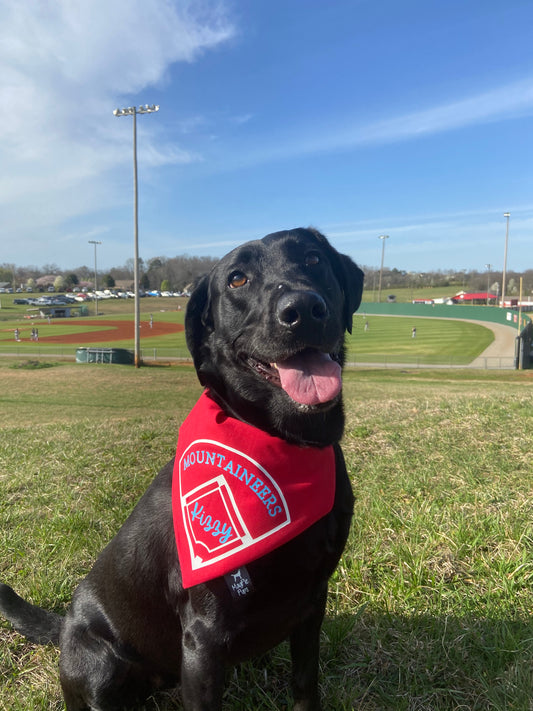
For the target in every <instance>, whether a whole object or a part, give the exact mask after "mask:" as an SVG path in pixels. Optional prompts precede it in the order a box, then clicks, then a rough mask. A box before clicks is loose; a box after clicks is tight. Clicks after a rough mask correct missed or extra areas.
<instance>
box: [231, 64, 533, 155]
mask: <svg viewBox="0 0 533 711" xmlns="http://www.w3.org/2000/svg"><path fill="white" fill-rule="evenodd" d="M532 114H533V78H529V77H528V78H526V79H522V80H519V81H514V82H511V83H509V84H507V85H504V86H499V87H496V88H494V89H492V90H489V91H485V92H477V93H474V94H472V96H469V97H465V98H459V99H455V100H450V101H448V102H442V103H439V104H437V105H435V106H430V107H428V108H425V109H420V110H417V111H411V112H409V111H407V112H404V113H398V114H397V115H395V116H392V117H391V118H386V119H382V118H376V119H375V120H371V121H369V122H367V123H361V122H360V121H358V120H357V118H354V117H353V116H348V117H344V118H343V119H342V120H337V122H336V123H334V122H333V121H332V122H330V123H329V124H328V125H324V124H323V125H319V124H309V125H307V126H306V125H305V122H300V123H299V124H298V127H297V133H296V132H295V133H291V134H290V135H285V136H283V133H282V130H281V129H280V130H279V131H276V133H275V135H276V142H275V144H274V145H271V144H268V145H266V146H262V147H261V148H259V149H257V150H254V149H252V150H250V151H248V152H247V153H246V154H245V155H239V156H238V157H236V159H235V163H236V164H237V165H238V166H239V167H242V166H245V165H253V164H258V163H269V162H272V161H276V160H284V159H287V158H294V157H297V156H302V155H312V154H318V153H327V152H333V151H338V150H346V149H357V148H360V147H365V146H372V145H385V144H388V143H397V142H399V141H406V140H412V139H416V138H419V137H423V136H430V135H434V134H439V133H444V132H446V131H453V130H457V129H460V128H464V127H467V126H475V125H479V124H483V123H491V122H495V121H504V120H509V119H513V118H518V117H521V116H531V115H532ZM233 167H234V166H233Z"/></svg>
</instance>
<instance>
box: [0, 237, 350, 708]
mask: <svg viewBox="0 0 533 711" xmlns="http://www.w3.org/2000/svg"><path fill="white" fill-rule="evenodd" d="M362 285H363V273H362V272H361V270H360V269H359V268H358V267H357V266H356V265H355V264H354V263H353V262H352V261H351V260H350V259H349V258H348V257H346V256H344V255H341V254H339V253H338V252H336V251H335V250H334V249H333V248H332V247H331V246H330V244H329V243H328V241H327V240H326V238H325V237H324V236H323V235H322V234H320V233H319V232H317V231H315V230H313V229H301V228H299V229H294V230H291V231H286V232H277V233H275V234H270V235H267V236H266V237H265V238H263V239H262V240H257V241H253V242H248V243H247V244H244V245H243V246H241V247H239V248H237V249H235V250H234V251H232V252H230V253H229V254H228V255H226V256H225V257H224V258H223V259H221V260H220V262H219V263H218V264H217V265H216V266H215V267H214V269H213V270H212V272H211V273H210V274H209V275H207V276H205V277H202V278H201V279H200V280H199V282H198V283H197V284H196V286H195V288H194V290H193V293H192V295H191V297H190V302H189V305H188V309H187V315H186V337H187V344H188V346H189V349H190V351H191V353H192V355H193V358H194V364H195V367H196V370H197V373H198V377H199V379H200V381H201V383H202V384H203V385H204V386H205V388H206V389H207V392H208V397H209V398H211V400H209V402H210V403H213V401H214V402H215V403H216V404H217V406H220V408H222V410H223V411H224V413H225V415H224V416H225V417H226V419H228V420H229V421H233V422H234V421H235V420H238V421H240V422H244V423H247V425H246V426H248V425H252V426H253V427H255V428H259V430H262V431H263V432H265V433H268V434H269V435H273V436H274V437H275V438H276V439H278V440H279V439H282V440H283V441H284V442H285V444H286V443H291V444H293V445H296V450H297V451H299V452H301V453H302V456H303V454H304V453H306V452H307V453H308V454H309V452H310V453H311V458H315V457H316V458H317V460H318V458H319V456H320V453H321V452H324V451H326V450H328V449H329V450H330V451H331V458H332V462H333V463H334V465H333V467H332V482H333V484H334V494H332V506H331V509H330V510H329V512H328V513H326V514H325V515H322V516H321V517H320V518H319V519H317V520H316V521H315V522H314V523H312V524H311V525H310V526H309V527H307V528H306V529H305V530H304V531H303V532H300V533H298V534H297V535H296V536H295V537H293V538H291V539H290V540H289V541H287V542H285V543H283V544H282V545H281V546H280V547H278V548H276V549H275V550H272V551H270V552H268V553H266V554H264V555H262V556H261V557H259V558H258V559H254V560H252V561H248V562H247V563H246V564H245V566H242V567H239V569H238V570H234V571H233V574H232V575H228V576H227V577H226V578H225V577H224V576H219V577H215V578H214V579H210V580H207V581H206V582H203V583H200V584H197V585H193V586H192V587H184V585H183V581H182V572H181V568H180V560H179V559H178V552H177V546H176V538H175V535H174V527H173V514H172V507H171V488H172V478H173V462H170V463H169V464H168V465H167V466H165V467H164V468H163V469H162V471H161V472H160V473H159V474H158V476H157V477H156V478H155V480H154V481H153V483H152V484H151V486H150V487H149V489H148V490H147V492H146V493H145V494H144V496H143V497H142V498H141V500H140V501H139V503H138V504H137V506H136V507H135V509H134V511H133V512H132V514H131V515H130V516H129V518H128V519H127V521H126V522H125V523H124V525H123V526H122V528H121V529H120V531H119V532H118V534H117V535H116V537H115V538H114V539H113V540H112V541H111V543H110V544H109V545H108V546H107V547H106V548H105V549H104V551H103V552H102V553H101V555H100V556H99V558H98V559H97V561H96V563H95V565H94V567H93V568H92V570H91V571H90V573H89V574H88V576H87V577H86V578H85V580H83V581H82V582H81V583H80V585H79V587H78V588H77V590H76V591H75V593H74V597H73V601H72V605H71V607H70V609H69V611H68V613H67V615H66V617H65V618H62V617H60V616H58V615H55V614H53V613H50V612H46V611H44V610H41V609H40V608H38V607H34V606H32V605H30V604H29V603H27V602H25V601H23V600H22V599H21V598H20V597H18V596H17V595H16V594H15V593H14V592H13V590H12V589H11V588H9V587H8V586H6V585H2V586H0V612H2V614H3V615H4V616H5V617H6V618H7V619H9V620H10V621H11V622H12V624H13V625H14V627H15V628H16V629H17V630H19V631H20V632H21V633H22V634H23V635H25V636H26V637H27V638H28V639H30V640H32V641H35V642H39V643H43V642H54V643H59V645H60V648H61V657H60V676H61V685H62V689H63V695H64V699H65V703H66V707H67V709H68V711H78V710H81V709H87V708H89V709H94V710H97V711H108V710H111V709H123V708H131V707H132V705H134V704H135V703H136V701H138V700H141V699H142V698H146V697H147V696H148V695H150V693H152V692H153V691H154V690H156V689H158V688H162V687H168V686H173V685H176V684H177V683H180V684H181V695H182V700H183V706H184V708H185V709H187V711H216V710H218V709H221V708H222V695H223V685H224V669H225V666H226V665H228V664H235V663H238V662H240V661H242V660H245V659H248V658H250V657H252V656H255V655H258V654H261V653H263V652H264V651H266V650H268V649H270V648H272V647H273V646H275V645H277V644H278V643H279V642H281V641H282V640H284V639H286V638H290V648H291V655H292V662H293V672H292V689H293V695H294V700H295V706H294V708H295V709H297V710H298V711H312V710H316V709H320V701H319V695H318V657H319V634H320V627H321V624H322V620H323V617H324V611H325V605H326V595H327V585H328V579H329V577H330V576H331V574H332V573H333V571H334V569H335V567H336V565H337V563H338V561H339V558H340V556H341V554H342V551H343V548H344V545H345V543H346V538H347V535H348V530H349V526H350V520H351V516H352V509H353V496H352V492H351V487H350V484H349V481H348V476H347V473H346V468H345V465H344V460H343V456H342V452H341V450H340V447H339V445H338V441H339V439H340V437H341V435H342V431H343V424H344V418H343V407H342V400H341V392H340V388H341V381H340V369H341V366H342V364H343V361H344V346H343V341H344V332H345V330H348V331H351V326H352V314H353V312H354V311H355V310H356V309H357V307H358V306H359V303H360V300H361V293H362ZM204 397H205V396H204ZM180 438H181V434H180ZM331 445H333V447H331ZM197 454H198V455H199V452H197ZM202 456H203V455H202ZM190 461H192V460H191V458H190V457H189V459H187V460H186V462H187V464H189V463H190ZM219 461H220V460H219ZM228 466H229V465H228ZM232 474H234V476H235V472H232ZM323 476H324V478H326V477H327V475H326V473H324V474H323ZM288 477H289V479H290V477H291V472H288ZM321 477H322V473H321V474H320V476H319V477H317V479H320V478H321ZM264 478H265V477H263V479H264ZM247 483H249V482H247ZM307 483H308V484H309V485H310V488H309V487H308V489H307V493H306V494H305V496H307V497H309V501H311V498H312V495H313V486H314V484H313V481H310V482H307ZM250 486H251V489H252V490H253V491H255V492H256V498H257V497H259V499H261V502H262V505H263V509H265V510H266V508H267V507H269V506H270V504H269V501H270V500H272V501H275V496H274V498H272V495H271V496H270V498H267V493H269V492H270V489H269V488H268V487H267V486H266V485H264V482H261V484H257V485H256V486H255V488H254V485H250ZM260 486H263V488H262V489H261V490H260V488H259V487H260ZM333 497H334V498H333ZM252 498H253V497H252ZM304 508H305V507H304ZM198 511H199V509H198V510H195V511H194V512H193V517H194V516H195V515H197V514H198ZM268 513H269V515H273V514H274V513H277V509H276V507H275V506H273V507H272V508H268ZM203 523H205V521H203ZM217 525H219V522H212V521H211V520H210V517H208V525H206V526H205V527H204V529H203V530H205V531H211V535H214V534H213V533H212V529H213V527H214V526H217ZM217 532H218V533H220V529H218V530H217ZM219 538H220V539H222V538H223V539H224V540H226V539H227V536H220V537H219ZM182 562H183V561H182ZM182 567H183V565H182ZM231 581H232V582H231ZM243 581H244V582H246V590H245V591H246V592H247V594H246V595H243V596H240V593H241V592H242V590H243V588H242V586H243V584H244V582H243ZM232 585H233V589H232ZM235 586H237V587H236V588H235ZM239 586H240V587H239ZM235 589H237V592H238V594H237V596H235V594H234V593H235Z"/></svg>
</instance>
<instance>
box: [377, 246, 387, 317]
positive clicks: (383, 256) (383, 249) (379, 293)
mask: <svg viewBox="0 0 533 711" xmlns="http://www.w3.org/2000/svg"><path fill="white" fill-rule="evenodd" d="M379 239H380V240H381V267H380V268H379V286H378V304H380V303H381V280H382V278H383V262H384V260H385V240H388V239H389V235H380V236H379Z"/></svg>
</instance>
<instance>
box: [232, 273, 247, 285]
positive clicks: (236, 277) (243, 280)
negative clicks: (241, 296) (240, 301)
mask: <svg viewBox="0 0 533 711" xmlns="http://www.w3.org/2000/svg"><path fill="white" fill-rule="evenodd" d="M247 283H248V277H247V276H246V274H243V273H242V272H233V274H232V275H231V276H230V278H229V280H228V284H229V286H230V289H238V288H239V287H241V286H244V285H245V284H247Z"/></svg>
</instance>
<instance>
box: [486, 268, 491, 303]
mask: <svg viewBox="0 0 533 711" xmlns="http://www.w3.org/2000/svg"><path fill="white" fill-rule="evenodd" d="M491 267H492V264H485V269H486V270H487V306H488V305H489V304H490V298H489V289H490V270H491Z"/></svg>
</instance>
